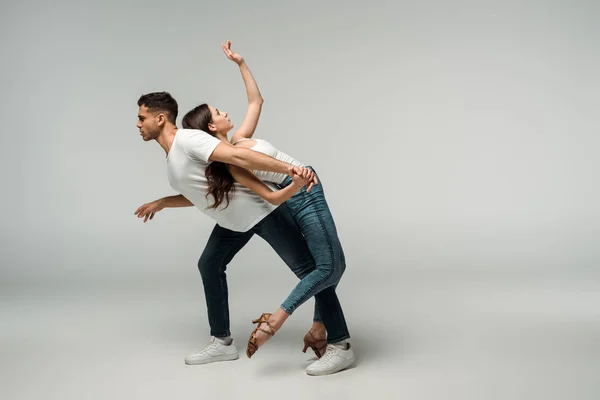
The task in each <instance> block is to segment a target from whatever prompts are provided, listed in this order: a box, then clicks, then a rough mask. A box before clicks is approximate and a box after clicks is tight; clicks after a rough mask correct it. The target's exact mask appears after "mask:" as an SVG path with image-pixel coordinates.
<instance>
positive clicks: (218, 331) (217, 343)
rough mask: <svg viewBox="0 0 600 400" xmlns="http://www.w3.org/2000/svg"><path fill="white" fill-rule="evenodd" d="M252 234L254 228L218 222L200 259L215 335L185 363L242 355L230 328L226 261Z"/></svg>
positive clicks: (204, 362) (200, 268)
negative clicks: (230, 226) (248, 229)
mask: <svg viewBox="0 0 600 400" xmlns="http://www.w3.org/2000/svg"><path fill="white" fill-rule="evenodd" d="M253 235H254V233H252V232H234V231H230V230H229V229H224V228H221V227H220V226H218V225H215V227H214V229H213V231H212V233H211V235H210V238H209V239H208V243H207V244H206V248H205V249H204V252H203V253H202V256H201V257H200V260H199V261H198V269H199V270H200V274H201V275H202V283H203V285H204V296H205V297H206V307H207V309H208V322H209V324H210V334H211V335H212V336H214V337H213V338H212V339H211V342H210V344H209V345H208V346H207V347H206V348H204V349H202V350H200V351H197V352H194V353H192V354H189V355H188V356H187V357H186V358H185V363H186V364H189V365H198V364H208V363H212V362H216V361H227V360H235V359H237V358H238V357H239V355H238V351H237V348H236V347H235V344H234V343H233V341H232V339H231V338H230V337H229V336H230V335H231V332H230V331H229V302H228V293H227V276H226V274H225V270H226V269H227V264H229V262H230V261H231V259H232V258H233V257H234V256H235V255H236V254H237V252H238V251H240V249H241V248H242V247H244V245H245V244H246V243H248V240H250V238H251V237H252V236H253Z"/></svg>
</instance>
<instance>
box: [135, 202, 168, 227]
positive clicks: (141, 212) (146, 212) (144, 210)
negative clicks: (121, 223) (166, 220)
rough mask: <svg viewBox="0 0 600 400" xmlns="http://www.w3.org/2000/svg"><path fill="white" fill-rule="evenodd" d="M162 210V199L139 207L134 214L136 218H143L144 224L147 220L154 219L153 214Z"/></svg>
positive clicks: (163, 206)
mask: <svg viewBox="0 0 600 400" xmlns="http://www.w3.org/2000/svg"><path fill="white" fill-rule="evenodd" d="M163 208H165V205H164V199H158V200H154V201H153V202H151V203H146V204H143V205H141V206H140V207H139V208H138V209H137V210H135V213H134V214H135V215H137V217H138V218H144V223H146V221H148V220H149V219H152V218H154V214H156V213H157V212H159V211H160V210H162V209H163Z"/></svg>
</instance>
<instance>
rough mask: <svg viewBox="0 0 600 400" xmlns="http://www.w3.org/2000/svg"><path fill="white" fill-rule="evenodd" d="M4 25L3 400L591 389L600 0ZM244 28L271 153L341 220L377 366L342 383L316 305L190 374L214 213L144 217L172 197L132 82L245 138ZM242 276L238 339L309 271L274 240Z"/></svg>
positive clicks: (252, 252)
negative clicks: (213, 110)
mask: <svg viewBox="0 0 600 400" xmlns="http://www.w3.org/2000/svg"><path fill="white" fill-rule="evenodd" d="M1 11H2V12H1V15H2V17H1V18H2V19H1V22H2V23H1V24H0V31H1V39H0V40H1V42H0V43H1V46H2V47H1V50H2V55H3V57H2V64H1V67H0V68H1V74H0V84H1V85H2V88H3V94H4V96H3V100H2V107H1V108H0V113H1V115H2V122H3V133H2V135H1V136H0V138H1V141H2V142H1V146H0V149H1V152H2V157H1V158H0V160H1V161H0V162H1V163H2V164H1V165H0V170H1V171H2V182H3V186H4V188H3V191H2V193H3V195H2V196H1V197H0V205H1V206H2V207H1V210H3V215H2V230H1V235H2V236H1V244H2V246H1V252H0V255H1V269H0V282H1V284H0V290H1V292H0V293H1V296H2V303H1V306H0V321H2V322H1V324H2V329H1V330H0V351H1V354H0V360H1V361H0V372H1V373H0V395H1V397H2V398H7V399H8V398H10V399H30V398H39V396H42V395H43V396H44V397H45V398H49V399H50V398H52V399H54V398H56V399H66V398H78V399H79V398H141V397H144V398H165V397H166V396H171V397H173V398H183V397H186V398H187V397H190V396H194V395H197V396H200V397H202V398H205V396H206V398H216V397H219V398H232V399H235V398H241V397H242V396H243V397H246V398H255V397H256V398H258V397H259V396H263V395H265V394H264V392H261V390H264V388H265V387H266V386H268V385H272V386H271V387H272V390H273V391H274V393H279V391H284V390H285V391H286V393H287V394H285V397H286V398H306V397H311V398H341V397H342V396H345V397H346V398H362V397H364V396H367V395H369V396H374V395H375V394H377V395H378V396H379V397H381V398H402V397H406V396H408V397H410V398H457V399H458V398H503V399H505V398H529V399H530V398H539V399H542V398H543V399H546V398H557V399H564V398H578V399H584V398H585V399H588V398H589V399H592V398H598V395H599V394H600V384H599V382H598V379H597V377H598V373H599V372H600V371H599V370H600V368H599V365H600V364H599V362H600V345H599V340H600V335H599V333H600V313H599V311H598V310H599V307H598V305H599V304H600V292H599V291H598V289H599V287H600V269H599V261H600V253H599V250H598V249H599V248H598V246H597V243H598V239H599V229H600V225H599V222H598V221H599V217H600V207H599V205H598V204H600V190H599V189H598V185H597V182H598V179H597V175H598V174H597V171H598V167H599V166H600V165H599V164H600V162H599V161H598V157H597V155H596V154H597V149H598V146H599V144H600V139H599V137H598V134H597V132H598V128H597V127H598V123H599V122H600V121H599V117H598V115H599V114H598V112H597V108H598V104H599V101H598V100H599V99H598V96H599V95H598V93H600V91H599V90H600V85H599V78H598V72H597V71H598V70H599V68H600V60H599V55H600V51H599V50H598V49H599V47H598V41H599V39H600V28H599V26H598V23H597V21H598V18H599V17H600V12H599V11H600V7H599V6H598V4H597V3H595V2H592V1H588V2H585V1H578V2H569V4H567V2H558V1H546V2H534V1H526V2H520V1H519V2H516V1H514V2H513V1H510V2H502V3H500V2H475V1H454V2H443V1H426V2H423V1H420V2H406V1H394V2H392V1H389V2H380V1H371V2H360V3H359V2H353V3H348V2H346V3H336V2H323V3H320V2H311V1H303V2H293V3H289V4H288V3H284V2H274V1H273V2H271V1H269V2H267V1H257V2H241V1H240V2H227V1H221V2H183V1H175V2H171V3H170V4H167V2H159V1H147V2H141V1H140V2H134V1H127V2H123V3H118V2H115V1H112V2H103V3H101V4H100V3H98V2H85V1H84V2H67V1H56V2H53V3H52V4H50V3H49V2H48V3H46V2H39V1H32V2H23V3H19V4H16V3H14V4H9V3H6V2H5V3H3V4H2V6H1ZM227 39H230V40H232V42H233V45H232V48H233V50H234V51H236V52H239V53H240V54H242V56H244V57H245V59H246V61H247V62H248V65H249V66H250V68H251V70H252V72H253V74H254V76H255V78H256V79H257V81H258V84H259V87H260V89H261V92H262V94H263V97H264V98H265V105H264V111H263V114H262V118H261V121H260V124H259V127H258V129H257V133H256V136H257V137H260V138H264V139H268V140H270V141H271V142H272V143H273V144H275V145H276V146H277V147H279V148H280V149H281V150H283V151H285V152H287V153H289V154H291V155H293V156H295V157H297V158H299V159H300V160H302V161H303V162H305V163H308V164H311V165H313V166H315V167H316V169H317V171H318V173H319V175H320V176H321V178H322V181H323V184H324V187H325V190H326V193H327V199H328V201H329V204H330V207H331V209H332V211H333V214H334V217H335V220H336V223H337V225H338V229H339V232H340V237H341V239H342V242H343V244H344V248H345V252H346V257H347V260H348V270H347V273H346V275H345V277H344V279H343V281H342V283H341V284H340V287H339V293H340V298H341V300H342V302H343V305H344V308H345V310H346V316H347V319H348V322H349V325H350V329H351V333H352V336H353V343H354V346H355V349H356V352H357V354H358V357H359V360H358V363H357V367H356V368H354V369H352V370H349V371H346V372H344V373H341V374H337V375H336V376H330V377H327V378H317V379H314V378H310V377H307V376H306V375H305V374H304V371H303V367H304V366H306V365H308V363H309V362H311V360H310V357H309V356H306V355H303V354H302V353H300V352H298V350H299V349H300V346H301V338H302V336H303V335H304V332H305V331H306V329H307V328H308V326H309V322H310V315H311V310H312V301H311V302H309V303H308V304H307V305H306V306H304V307H302V308H301V309H300V310H298V312H297V313H295V314H294V316H293V317H292V318H291V319H290V320H289V322H288V323H287V324H286V327H285V328H284V330H282V331H281V332H280V334H279V335H278V336H277V337H276V338H274V339H273V340H272V342H269V343H268V345H267V346H266V347H265V348H264V349H261V350H260V352H259V353H258V354H257V355H256V356H255V357H254V358H253V359H252V360H247V359H246V358H245V356H242V357H241V359H240V360H238V361H236V362H233V363H221V364H218V365H216V364H215V365H210V366H203V367H186V366H184V365H183V357H184V356H185V354H187V353H188V352H191V351H193V350H195V349H197V348H201V347H202V346H204V345H205V343H206V341H207V339H208V329H207V322H206V315H205V306H204V299H203V295H202V287H201V281H200V277H199V274H198V272H197V270H196V266H195V264H196V262H197V259H198V257H199V255H200V253H201V251H202V249H203V246H204V244H205V242H206V239H207V237H208V234H209V233H210V230H211V229H212V226H213V223H212V221H211V220H210V219H208V218H207V217H205V216H204V215H203V214H201V213H200V212H198V211H196V210H195V209H192V208H188V209H177V210H165V211H162V212H161V213H159V214H158V215H157V216H156V218H155V219H154V220H153V221H152V222H150V223H147V224H143V223H141V222H140V221H139V220H138V219H137V218H135V217H134V215H133V212H134V210H135V209H136V208H137V207H138V206H139V205H141V204H142V203H144V202H147V201H150V200H154V199H156V198H158V197H162V196H164V195H169V194H172V190H171V189H170V187H169V185H168V182H167V179H166V173H165V172H166V170H165V162H164V152H163V151H162V149H160V147H159V146H157V145H156V144H155V143H144V142H143V141H142V140H141V139H140V137H139V135H138V133H137V130H136V128H135V123H136V112H137V105H136V101H137V99H138V97H139V96H140V95H141V94H142V93H146V92H150V91H157V90H168V91H169V92H171V94H173V95H174V96H175V98H176V99H177V100H178V102H179V106H180V115H183V114H184V113H185V112H186V111H187V110H189V109H190V108H191V107H193V106H195V105H197V104H199V103H202V102H208V103H210V104H212V105H214V106H217V107H219V108H220V109H224V110H226V111H228V112H229V113H230V116H231V119H232V121H233V122H234V123H236V124H237V125H239V124H240V123H241V120H242V118H243V115H244V111H245V105H246V98H245V91H244V87H243V82H242V79H241V77H240V74H239V70H238V69H237V67H236V66H235V64H233V63H232V62H230V61H229V60H227V59H226V58H225V56H224V55H223V54H222V52H221V49H220V46H219V44H220V42H223V41H225V40H227ZM179 120H180V118H179V119H178V121H179ZM229 280H230V292H231V299H230V301H231V310H232V328H233V333H234V336H235V338H236V341H237V342H238V346H239V347H240V350H243V349H244V347H245V340H246V337H247V336H248V335H249V333H250V331H251V330H252V326H251V324H250V319H252V318H256V317H258V315H259V314H260V313H261V312H266V311H274V310H275V308H276V307H277V306H278V304H279V303H280V302H281V301H282V300H283V299H284V298H285V296H286V295H287V293H288V292H289V291H290V290H291V288H292V287H293V285H294V284H295V282H296V281H295V278H294V277H293V275H292V274H290V273H289V271H288V270H287V268H286V267H285V266H284V265H283V263H282V262H281V261H280V260H279V259H278V258H277V256H276V255H275V253H274V252H273V251H271V250H270V248H269V247H268V246H267V245H266V244H265V243H264V242H262V241H261V239H259V238H255V239H253V240H252V241H251V242H250V243H249V244H248V246H246V248H245V249H243V250H242V252H240V253H239V255H238V257H237V258H236V259H235V260H234V261H233V262H232V263H231V265H230V273H229ZM222 378H225V379H226V380H225V381H224V382H226V383H219V382H218V381H217V380H218V379H222ZM378 390H379V391H381V392H380V393H379V392H377V391H378ZM261 393H263V394H261ZM273 395H274V394H273ZM270 396H271V394H270Z"/></svg>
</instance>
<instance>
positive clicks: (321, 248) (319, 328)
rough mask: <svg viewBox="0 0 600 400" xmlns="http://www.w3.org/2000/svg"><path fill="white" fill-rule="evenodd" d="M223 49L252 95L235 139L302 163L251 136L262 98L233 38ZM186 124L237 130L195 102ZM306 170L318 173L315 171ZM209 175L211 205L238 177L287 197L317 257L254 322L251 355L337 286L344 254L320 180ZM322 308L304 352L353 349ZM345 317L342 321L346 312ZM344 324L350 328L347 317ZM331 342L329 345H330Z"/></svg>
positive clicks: (234, 170) (224, 202)
mask: <svg viewBox="0 0 600 400" xmlns="http://www.w3.org/2000/svg"><path fill="white" fill-rule="evenodd" d="M222 48H223V51H224V52H225V54H226V56H227V57H228V58H229V59H230V60H232V61H234V62H235V63H236V64H238V66H239V67H240V70H241V73H242V77H243V79H244V83H245V85H246V91H247V95H248V112H247V114H246V116H245V118H244V121H243V122H242V125H241V126H240V128H239V129H238V130H237V131H236V132H235V133H234V135H233V136H232V138H231V140H230V141H231V143H233V144H234V145H236V146H244V147H248V148H250V149H253V150H255V151H259V152H263V153H265V154H268V155H270V156H271V157H273V158H276V159H278V160H280V161H284V162H287V163H289V164H292V165H297V166H304V165H303V164H302V163H301V162H299V161H298V160H296V159H295V158H293V157H291V156H289V155H287V154H285V153H283V152H281V151H279V150H277V149H276V148H275V147H273V146H272V145H271V144H270V143H268V142H266V141H264V140H259V139H253V138H252V136H253V134H254V131H255V129H256V125H257V124H258V119H259V117H260V113H261V109H262V103H263V99H262V96H261V95H260V91H259V90H258V86H257V84H256V81H255V80H254V78H253V77H252V74H251V73H250V70H249V69H248V67H247V65H246V63H245V61H244V60H243V58H242V57H241V56H240V55H238V54H236V53H233V52H232V51H231V42H230V41H228V42H227V44H224V45H222ZM182 124H183V127H184V128H186V129H200V130H203V131H205V132H207V133H209V134H211V135H213V136H215V137H217V138H218V139H220V140H223V141H228V138H227V133H228V132H229V131H230V130H231V129H232V128H233V124H232V123H231V120H230V119H229V117H228V115H227V113H226V112H223V111H220V110H218V109H216V108H214V107H212V106H209V105H207V104H202V105H200V106H197V107H195V108H194V109H192V110H191V111H190V112H188V113H187V114H186V115H185V116H184V118H183V121H182ZM308 168H310V169H311V170H312V171H313V172H314V169H312V168H311V167H308ZM315 175H316V173H315ZM206 178H207V180H208V182H209V195H211V196H212V197H213V199H214V203H213V204H212V207H213V208H215V209H217V208H219V207H227V206H228V201H229V196H230V194H231V192H232V190H233V189H234V185H233V183H234V179H235V180H236V181H238V182H239V183H240V184H242V185H244V186H246V187H248V188H249V189H251V190H253V191H254V192H256V193H257V194H258V195H260V196H261V197H263V198H264V199H265V200H267V201H269V202H271V203H273V204H281V203H282V202H284V201H286V200H287V202H286V205H287V207H288V208H289V209H290V211H291V213H292V215H293V216H294V219H295V220H296V222H297V224H298V226H299V227H300V229H301V231H302V233H303V235H304V237H305V239H306V242H307V244H308V247H309V249H310V251H311V254H312V256H313V258H314V260H315V264H316V269H315V270H314V271H312V272H311V273H310V274H308V275H307V276H305V277H304V278H303V279H301V281H300V282H299V283H298V285H297V286H296V287H295V288H294V290H293V291H292V292H291V293H290V295H289V296H288V297H287V299H286V300H285V301H284V302H283V303H282V304H281V306H280V307H279V308H278V309H277V310H276V311H275V312H274V313H272V314H271V313H263V314H262V315H261V317H260V318H258V319H256V320H254V321H253V322H254V323H256V324H258V325H257V327H256V329H255V330H254V331H253V332H252V334H251V336H250V339H249V341H248V347H247V350H246V355H247V356H248V357H252V355H253V354H254V353H255V352H256V351H257V350H258V348H259V347H260V346H262V344H264V343H265V342H266V341H267V340H268V339H269V338H270V337H271V336H273V335H274V334H275V332H277V331H278V330H279V329H280V328H281V326H282V325H283V323H284V322H285V321H286V320H287V318H288V317H289V316H290V315H291V314H292V313H293V312H294V310H295V309H296V308H297V307H299V306H300V305H301V304H303V303H304V302H305V301H306V300H308V299H309V298H311V297H313V296H314V295H315V294H317V293H319V292H320V291H322V290H323V289H326V288H328V287H331V286H336V285H337V284H338V282H339V280H340V278H341V276H342V274H343V273H344V270H345V259H344V253H343V250H342V246H341V244H340V241H339V238H338V235H337V231H336V227H335V223H334V221H333V218H332V216H331V212H330V211H329V207H328V205H327V202H326V200H325V196H324V193H323V187H322V184H321V183H319V184H318V185H316V186H314V187H312V185H309V186H308V187H305V188H302V189H300V190H298V185H297V184H296V185H295V184H294V182H293V180H292V179H291V178H289V177H288V176H286V175H283V174H278V173H272V172H264V171H253V173H252V172H250V171H248V170H245V169H243V168H240V167H237V166H233V165H225V164H223V163H218V162H213V163H211V165H210V166H209V167H208V168H207V170H206ZM263 181H265V182H271V183H274V184H276V185H278V186H279V188H280V190H278V191H272V190H271V189H270V188H269V187H268V186H267V185H266V184H265V183H263ZM288 199H289V200H288ZM319 311H323V310H319V309H318V307H316V308H315V321H314V322H313V327H312V328H311V330H310V331H309V332H308V333H307V334H306V335H305V337H304V349H303V351H304V352H305V351H306V349H307V348H308V347H310V348H312V349H313V350H314V351H315V353H316V355H317V356H318V357H321V356H323V354H324V351H325V349H327V352H335V351H336V349H340V348H341V349H344V350H347V349H349V343H348V342H347V339H349V337H350V335H349V333H348V334H346V335H344V336H343V337H337V338H326V329H325V328H326V327H325V326H324V325H323V324H322V323H321V322H320V318H319ZM341 318H342V319H343V315H342V316H341ZM344 326H346V325H345V321H344ZM346 332H347V327H346ZM328 339H329V340H328ZM328 343H329V344H330V345H331V346H328V345H327V344H328ZM330 347H331V349H330ZM352 361H353V360H352Z"/></svg>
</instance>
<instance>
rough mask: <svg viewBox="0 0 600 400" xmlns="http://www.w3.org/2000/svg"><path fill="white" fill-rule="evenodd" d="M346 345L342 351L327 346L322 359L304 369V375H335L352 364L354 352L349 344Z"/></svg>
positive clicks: (338, 348)
mask: <svg viewBox="0 0 600 400" xmlns="http://www.w3.org/2000/svg"><path fill="white" fill-rule="evenodd" d="M346 345H347V347H346V349H344V348H342V347H339V346H335V345H333V344H328V345H327V350H325V354H323V357H321V358H320V359H318V360H317V361H315V362H314V363H312V364H310V365H309V366H308V367H306V373H307V374H308V375H315V376H319V375H329V374H335V373H336V372H339V371H341V370H343V369H346V368H348V367H349V366H351V365H352V364H354V361H355V357H354V350H352V346H351V345H350V343H346Z"/></svg>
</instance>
